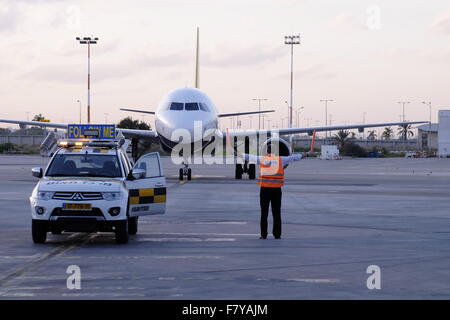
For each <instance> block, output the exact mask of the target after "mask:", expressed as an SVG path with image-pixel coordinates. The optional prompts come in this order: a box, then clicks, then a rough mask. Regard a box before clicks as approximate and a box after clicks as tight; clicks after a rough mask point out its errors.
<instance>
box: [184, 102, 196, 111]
mask: <svg viewBox="0 0 450 320" xmlns="http://www.w3.org/2000/svg"><path fill="white" fill-rule="evenodd" d="M184 108H185V109H186V110H187V111H195V110H198V103H197V102H188V103H186V104H185V105H184Z"/></svg>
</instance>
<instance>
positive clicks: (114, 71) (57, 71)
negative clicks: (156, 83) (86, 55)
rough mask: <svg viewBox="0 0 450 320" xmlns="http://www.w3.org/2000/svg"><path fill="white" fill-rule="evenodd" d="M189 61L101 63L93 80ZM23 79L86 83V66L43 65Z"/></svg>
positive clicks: (172, 58) (183, 58)
mask: <svg viewBox="0 0 450 320" xmlns="http://www.w3.org/2000/svg"><path fill="white" fill-rule="evenodd" d="M187 60H188V57H187V56H185V55H183V54H169V55H164V56H149V55H139V56H135V57H131V58H130V59H127V60H126V62H117V61H109V62H100V63H96V64H95V65H91V70H92V80H93V81H96V82H101V81H105V80H111V79H116V78H124V77H128V76H131V75H135V74H139V73H142V72H145V71H146V70H148V69H149V68H165V67H174V66H177V65H180V64H182V63H185V62H186V61H187ZM22 78H26V79H31V80H34V81H35V80H37V81H45V82H55V83H65V84H74V83H80V81H84V79H85V78H86V70H85V68H84V65H83V68H80V65H79V64H76V65H71V64H51V65H42V66H38V67H36V68H34V69H32V70H31V71H29V72H27V73H24V74H22Z"/></svg>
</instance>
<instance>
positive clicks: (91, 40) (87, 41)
mask: <svg viewBox="0 0 450 320" xmlns="http://www.w3.org/2000/svg"><path fill="white" fill-rule="evenodd" d="M76 39H77V41H79V42H80V44H87V47H88V50H87V51H88V52H87V54H88V79H87V80H88V81H87V83H88V85H87V87H88V94H87V122H88V123H91V44H96V43H97V41H98V38H91V37H83V38H81V37H77V38H76Z"/></svg>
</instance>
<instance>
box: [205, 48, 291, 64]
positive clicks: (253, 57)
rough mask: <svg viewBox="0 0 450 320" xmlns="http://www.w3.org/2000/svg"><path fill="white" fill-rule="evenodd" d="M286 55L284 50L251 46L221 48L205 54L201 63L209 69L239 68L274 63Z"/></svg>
mask: <svg viewBox="0 0 450 320" xmlns="http://www.w3.org/2000/svg"><path fill="white" fill-rule="evenodd" d="M286 54H287V50H286V48H283V47H277V48H268V47H265V46H252V47H247V48H245V49H231V50H230V49H229V47H221V48H217V49H216V50H215V53H209V54H206V55H205V56H204V57H203V60H202V61H201V63H203V64H204V65H206V66H209V67H239V66H253V65H259V64H262V63H268V62H274V61H276V60H278V59H279V58H281V57H283V56H285V55H286Z"/></svg>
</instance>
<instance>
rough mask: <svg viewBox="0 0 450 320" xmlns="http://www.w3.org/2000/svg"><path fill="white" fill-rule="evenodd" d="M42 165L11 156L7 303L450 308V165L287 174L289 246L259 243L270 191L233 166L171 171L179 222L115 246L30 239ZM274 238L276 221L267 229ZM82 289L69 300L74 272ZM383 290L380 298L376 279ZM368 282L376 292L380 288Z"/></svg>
mask: <svg viewBox="0 0 450 320" xmlns="http://www.w3.org/2000/svg"><path fill="white" fill-rule="evenodd" d="M48 160H49V159H48V158H42V157H40V156H18V155H2V156H0V208H1V209H0V299H289V300H291V299H449V298H450V210H449V208H450V159H436V158H429V159H406V158H396V159H343V160H334V161H333V160H331V161H326V160H317V159H305V160H302V161H299V162H296V163H292V164H291V165H290V166H289V167H288V168H287V170H286V185H285V187H284V188H283V202H282V203H283V204H282V218H283V236H282V239H280V240H275V239H273V237H272V236H271V235H269V237H268V239H267V240H260V239H259V188H258V185H257V184H256V182H255V181H250V180H248V179H247V178H244V179H243V180H242V181H239V180H235V179H234V167H233V166H231V165H222V166H221V165H211V166H198V165H194V166H192V168H193V180H192V181H189V182H185V181H184V182H181V183H180V182H179V181H178V175H177V172H178V167H177V166H175V165H173V164H172V163H171V161H170V158H163V162H164V170H165V174H166V177H167V185H168V189H167V193H168V196H167V197H168V200H167V201H168V202H167V212H166V214H165V215H163V216H155V217H145V218H141V219H140V220H139V231H138V234H137V235H136V236H131V237H130V241H129V243H128V244H126V245H117V244H116V243H115V241H114V235H113V234H112V233H98V234H83V233H64V234H62V235H51V234H49V236H48V240H47V243H46V244H44V245H37V244H33V242H32V240H31V217H30V208H29V200H28V197H29V196H30V193H31V190H32V189H33V187H34V186H35V184H36V182H37V179H36V178H33V177H32V176H31V171H30V169H31V168H32V167H39V166H41V167H45V165H46V163H47V162H48ZM269 221H270V224H269V227H271V219H269ZM71 265H77V266H79V268H80V270H81V289H79V290H77V289H73V290H71V289H68V288H67V285H66V283H67V278H68V277H69V274H67V273H66V270H67V268H68V266H71ZM373 265H375V266H378V267H379V268H380V269H379V270H380V278H379V279H380V287H381V288H380V289H369V288H368V286H367V281H368V278H369V277H371V274H369V273H367V269H368V267H369V266H373ZM369 282H370V281H369Z"/></svg>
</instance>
